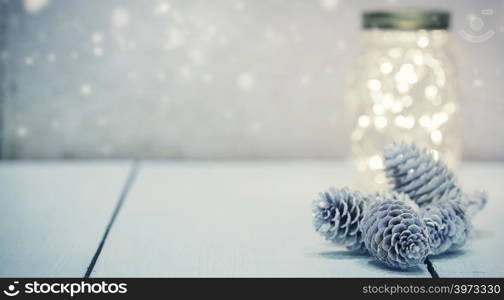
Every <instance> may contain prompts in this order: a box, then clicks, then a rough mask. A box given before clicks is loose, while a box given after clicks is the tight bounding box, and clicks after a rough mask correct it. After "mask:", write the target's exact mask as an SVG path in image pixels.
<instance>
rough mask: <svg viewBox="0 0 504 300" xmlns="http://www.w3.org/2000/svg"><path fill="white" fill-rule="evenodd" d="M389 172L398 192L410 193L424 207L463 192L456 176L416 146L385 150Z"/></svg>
mask: <svg viewBox="0 0 504 300" xmlns="http://www.w3.org/2000/svg"><path fill="white" fill-rule="evenodd" d="M383 154H384V164H385V173H386V176H387V177H388V178H390V182H391V183H392V184H393V186H394V190H395V191H396V192H398V193H406V194H407V195H408V196H409V197H410V198H411V200H413V201H415V202H416V203H417V204H418V205H420V206H422V205H425V204H429V203H431V202H433V201H437V200H439V199H442V198H445V197H448V198H451V199H460V198H461V197H462V192H461V190H460V188H459V186H458V184H457V182H456V178H455V176H454V175H453V173H452V172H451V171H450V170H448V168H447V167H446V166H445V165H444V164H443V163H442V162H441V161H435V160H434V159H433V158H432V156H431V155H430V154H429V153H428V152H427V150H425V149H420V148H418V147H417V146H416V145H415V144H411V145H408V144H405V143H394V144H392V145H390V146H389V147H387V148H385V150H384V153H383Z"/></svg>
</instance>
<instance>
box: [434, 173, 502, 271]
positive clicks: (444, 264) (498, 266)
mask: <svg viewBox="0 0 504 300" xmlns="http://www.w3.org/2000/svg"><path fill="white" fill-rule="evenodd" d="M457 173H458V175H459V181H460V183H461V184H462V186H463V187H464V189H465V190H467V191H468V192H471V191H473V190H476V189H478V188H484V189H485V190H487V192H488V194H489V200H488V203H487V206H486V207H485V209H484V210H483V211H481V212H480V213H478V214H477V215H476V216H475V217H474V218H473V220H472V221H473V222H472V223H473V228H472V232H471V234H470V239H469V240H468V242H467V244H466V245H465V246H464V247H463V248H462V249H461V250H459V251H455V252H454V253H449V254H445V255H440V256H438V257H433V258H432V262H433V264H434V266H435V268H436V270H437V271H438V273H439V274H440V276H441V277H504V255H502V249H504V216H503V213H504V201H503V199H504V186H503V182H504V164H502V163H465V164H464V166H463V167H462V168H460V170H459V172H457Z"/></svg>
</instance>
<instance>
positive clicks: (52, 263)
mask: <svg viewBox="0 0 504 300" xmlns="http://www.w3.org/2000/svg"><path fill="white" fill-rule="evenodd" d="M129 168H130V164H129V163H89V162H83V163H63V162H61V163H60V162H49V163H28V162H26V163H5V162H4V163H1V164H0V203H1V210H0V276H1V277H46V276H50V277H56V276H57V277H82V276H83V275H84V272H85V271H86V268H87V266H88V265H89V262H90V260H91V258H92V256H93V254H94V252H95V250H96V248H97V246H98V243H99V241H100V239H101V237H102V235H103V232H104V230H105V227H106V225H107V222H108V221H109V219H110V216H111V214H112V211H113V209H114V207H115V204H116V202H117V199H118V197H119V194H120V191H121V189H122V187H123V184H124V182H125V180H126V177H127V175H128V171H129Z"/></svg>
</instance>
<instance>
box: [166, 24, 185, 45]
mask: <svg viewBox="0 0 504 300" xmlns="http://www.w3.org/2000/svg"><path fill="white" fill-rule="evenodd" d="M185 42H186V37H185V34H184V32H182V30H180V29H177V28H172V29H170V31H169V32H168V42H167V43H166V44H165V49H166V50H170V49H172V48H175V47H178V46H182V45H184V44H185Z"/></svg>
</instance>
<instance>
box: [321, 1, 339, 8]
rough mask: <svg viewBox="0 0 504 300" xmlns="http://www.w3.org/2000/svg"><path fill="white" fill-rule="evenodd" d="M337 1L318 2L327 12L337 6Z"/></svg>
mask: <svg viewBox="0 0 504 300" xmlns="http://www.w3.org/2000/svg"><path fill="white" fill-rule="evenodd" d="M338 2H339V1H338V0H320V5H321V6H322V7H323V8H324V9H327V10H332V9H334V8H336V7H337V6H338Z"/></svg>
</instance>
